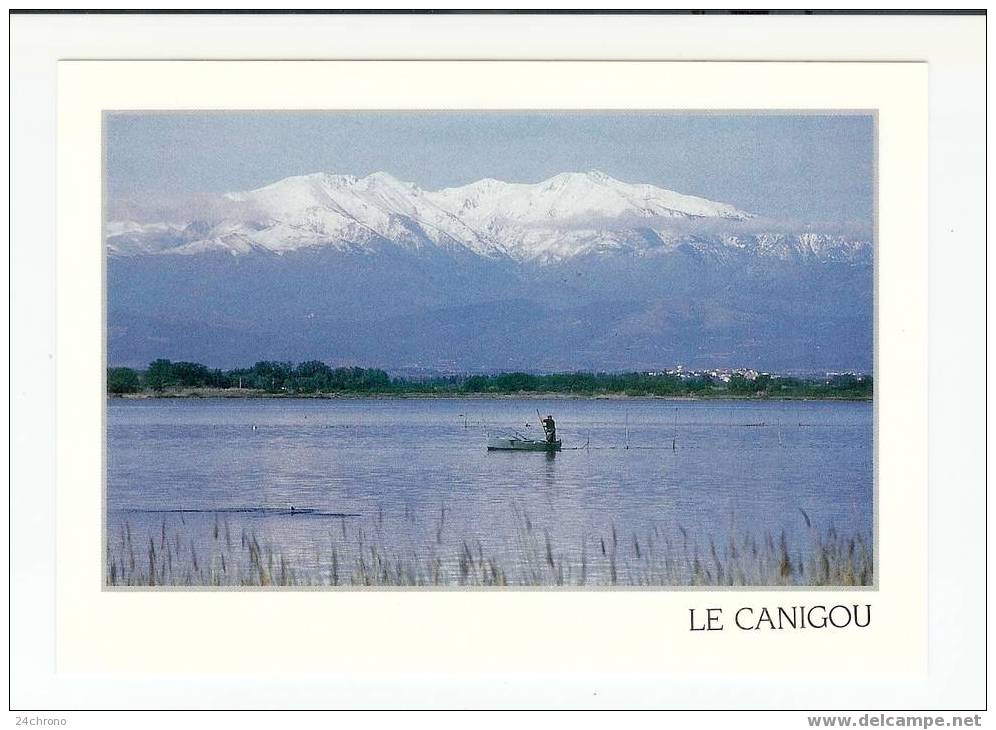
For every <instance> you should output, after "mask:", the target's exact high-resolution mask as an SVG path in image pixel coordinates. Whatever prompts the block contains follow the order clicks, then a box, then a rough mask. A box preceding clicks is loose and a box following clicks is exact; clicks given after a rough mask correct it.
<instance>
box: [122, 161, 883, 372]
mask: <svg viewBox="0 0 996 730" xmlns="http://www.w3.org/2000/svg"><path fill="white" fill-rule="evenodd" d="M110 214H111V215H110V220H109V221H108V223H107V226H106V232H107V241H106V245H107V251H108V254H109V257H108V327H109V331H108V357H109V362H110V363H111V364H114V365H144V364H146V363H148V362H149V361H150V360H152V359H155V358H157V357H167V358H172V359H188V360H193V361H197V362H204V363H206V364H209V365H212V366H219V367H227V366H233V365H236V364H243V363H246V362H254V361H255V360H263V359H286V360H294V361H301V360H308V359H321V360H325V361H327V362H330V363H332V364H360V365H368V366H378V367H386V368H410V367H426V368H433V369H441V370H446V369H448V368H449V369H455V370H461V371H465V372H466V371H474V370H488V369H510V368H514V369H528V370H548V371H560V370H570V369H588V370H599V369H606V370H625V369H633V368H644V367H646V368H659V367H667V366H672V365H677V364H684V365H686V366H689V367H714V366H715V367H720V366H751V367H758V368H762V369H769V370H778V371H785V370H812V371H819V370H862V371H870V370H871V366H872V310H873V276H872V270H873V269H872V259H873V257H872V253H873V249H872V245H871V242H870V240H869V239H868V237H866V236H862V235H860V234H855V233H854V232H848V231H845V230H844V229H843V228H841V227H836V229H831V227H820V228H817V227H812V226H801V225H798V224H796V225H792V224H787V223H784V222H775V221H766V220H762V219H759V218H757V217H756V216H753V215H751V214H750V213H747V212H744V211H741V210H738V209H736V208H735V207H733V206H730V205H726V204H723V203H716V202H713V201H708V200H705V199H703V198H696V197H692V196H688V195H682V194H679V193H675V192H673V191H669V190H665V189H663V188H658V187H655V186H652V185H636V184H629V183H623V182H620V181H618V180H614V179H612V178H610V177H608V176H606V175H604V174H602V173H598V172H588V173H564V174H561V175H557V176H555V177H553V178H551V179H549V180H546V181H543V182H540V183H535V184H524V183H506V182H500V181H497V180H482V181H479V182H476V183H472V184H470V185H466V186H462V187H458V188H450V189H446V190H441V191H436V192H431V191H424V190H421V189H419V188H418V187H417V186H415V185H413V184H411V183H405V182H401V181H398V180H396V179H394V178H393V177H391V176H389V175H387V174H385V173H376V174H374V175H370V176H368V177H366V178H359V179H357V178H354V177H350V176H344V175H329V174H324V173H322V174H315V175H307V176H301V177H294V178H288V179H286V180H281V181H279V182H276V183H274V184H272V185H269V186H267V187H264V188H260V189H258V190H254V191H249V192H241V193H230V194H226V195H218V196H202V197H200V198H197V199H191V200H190V201H185V202H184V203H183V204H181V205H174V206H172V207H170V208H169V209H166V208H165V206H163V205H161V204H159V203H150V202H146V201H129V202H124V201H116V202H112V204H111V207H110Z"/></svg>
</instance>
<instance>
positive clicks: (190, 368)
mask: <svg viewBox="0 0 996 730" xmlns="http://www.w3.org/2000/svg"><path fill="white" fill-rule="evenodd" d="M107 392H108V394H109V395H110V396H114V397H122V398H133V399H141V398H565V399H591V398H606V399H611V398H670V399H688V400H700V399H735V400H742V399H773V400H871V399H872V397H873V394H874V387H873V381H872V377H871V376H868V375H854V374H842V375H832V376H825V377H822V378H818V379H817V378H797V377H789V376H779V375H769V374H766V373H762V374H754V373H747V374H740V373H737V374H733V375H731V376H729V377H728V378H725V379H724V378H719V377H714V376H710V375H706V374H695V375H688V374H677V373H646V372H632V373H590V372H569V373H551V374H543V375H537V374H532V373H522V372H513V373H500V374H496V375H448V376H437V377H429V378H418V379H416V378H392V377H390V376H389V375H388V374H387V372H385V371H384V370H380V369H376V368H356V367H353V368H332V367H330V366H328V365H326V364H325V363H321V362H317V361H312V362H306V363H300V364H297V365H295V364H293V363H285V362H271V361H264V362H258V363H256V364H255V365H253V366H252V367H251V368H235V369H232V370H217V369H215V370H212V369H210V368H208V367H206V366H204V365H200V364H198V363H189V362H172V361H170V360H156V361H154V362H152V363H150V365H149V367H148V368H146V369H145V370H138V369H133V368H121V367H117V368H108V369H107Z"/></svg>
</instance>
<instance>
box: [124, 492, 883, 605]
mask: <svg viewBox="0 0 996 730" xmlns="http://www.w3.org/2000/svg"><path fill="white" fill-rule="evenodd" d="M513 512H514V522H513V524H514V525H515V527H514V529H513V530H512V534H511V536H510V538H509V539H507V540H505V541H503V542H502V545H501V546H500V547H485V544H484V542H482V539H478V538H468V537H458V536H446V537H444V534H445V533H446V532H447V530H448V529H450V528H449V526H448V525H447V519H446V515H447V510H446V508H445V507H443V508H442V509H441V511H440V514H439V516H438V517H437V518H436V522H435V524H434V525H433V526H432V529H431V531H430V535H431V536H430V538H429V539H427V540H425V541H424V542H423V543H421V544H419V545H418V546H416V547H413V548H411V549H408V550H399V549H396V548H392V547H389V546H388V541H387V540H385V538H384V531H383V514H382V513H379V514H378V517H377V518H376V519H375V520H374V522H373V525H372V526H370V525H368V526H367V527H366V528H364V527H363V526H361V525H353V526H347V523H346V522H345V521H340V522H339V523H338V524H337V525H333V526H330V527H329V529H328V532H327V535H326V538H325V540H324V541H323V543H324V544H316V543H314V542H313V543H312V544H311V545H310V546H309V547H308V549H306V550H305V549H302V548H301V547H300V546H295V547H294V548H290V547H286V546H284V547H282V546H281V545H280V544H279V543H277V542H276V541H274V540H273V539H271V538H270V537H269V536H267V535H266V534H263V535H261V534H260V533H259V532H258V531H257V529H255V528H253V527H251V526H246V525H243V526H237V527H233V526H232V525H231V524H230V521H229V519H228V517H227V516H226V517H221V516H218V515H215V516H214V520H213V524H201V525H187V524H186V523H179V524H177V523H168V522H167V520H166V518H165V517H164V518H163V519H162V521H161V523H160V524H159V525H158V527H157V529H154V530H153V529H149V528H148V527H146V528H143V530H142V532H141V534H140V535H139V534H136V532H137V529H136V528H134V527H133V526H132V524H131V523H130V522H128V521H125V522H123V523H121V524H120V525H119V526H118V528H117V529H116V530H115V532H114V534H109V535H108V539H107V548H106V550H107V551H106V555H105V581H106V584H107V585H108V586H133V587H138V586H142V587H150V588H154V587H159V586H219V587H221V586H260V587H269V586H288V587H289V586H396V587H401V586H484V587H487V586H541V587H555V586H564V587H569V586H573V587H585V586H660V587H665V586H868V585H872V584H873V583H874V556H873V551H872V545H871V543H870V541H869V540H868V539H866V538H865V537H863V536H862V535H860V534H856V535H853V536H844V535H840V534H838V532H837V531H836V530H835V529H834V528H833V527H830V528H827V529H820V528H818V527H816V526H815V525H813V524H812V522H811V521H810V518H809V516H808V515H807V514H806V513H805V512H803V511H802V510H800V513H801V515H802V518H803V519H804V521H805V522H804V524H805V528H804V529H803V530H801V531H800V532H799V533H796V538H795V542H794V544H793V541H792V540H790V539H789V538H788V537H787V536H786V534H785V533H784V532H781V533H779V534H778V535H773V534H771V533H770V532H764V533H760V534H758V533H752V532H749V531H734V530H731V531H730V533H729V534H728V535H727V536H726V538H725V539H724V540H723V541H721V542H720V541H717V540H716V539H715V538H713V537H710V536H705V535H696V534H693V533H691V532H690V531H689V530H687V529H685V528H684V527H682V526H680V525H678V526H675V528H674V529H672V530H665V529H662V528H660V527H659V526H654V527H652V528H651V529H649V530H647V531H645V532H643V533H635V532H634V533H627V534H621V533H620V532H619V531H618V530H617V529H616V528H615V526H614V525H613V526H610V527H609V529H608V530H607V531H606V532H605V534H586V535H584V536H583V537H582V538H581V539H580V541H579V542H578V544H565V543H564V542H562V541H560V540H558V539H557V538H556V537H554V536H553V535H551V532H550V530H549V529H545V528H541V527H539V526H537V525H536V524H535V523H534V522H533V520H532V519H531V518H530V516H529V515H528V514H527V513H525V512H523V511H521V510H520V509H517V508H515V507H514V506H513ZM800 535H801V537H800ZM492 537H493V536H492Z"/></svg>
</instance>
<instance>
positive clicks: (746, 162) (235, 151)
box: [105, 111, 875, 224]
mask: <svg viewBox="0 0 996 730" xmlns="http://www.w3.org/2000/svg"><path fill="white" fill-rule="evenodd" d="M105 124H106V126H105V132H106V150H105V151H106V171H107V191H108V195H109V196H110V198H111V199H131V200H144V201H146V202H154V201H155V200H156V199H157V198H161V199H176V198H177V197H182V196H184V195H189V194H199V193H219V192H232V191H238V190H250V189H253V188H257V187H261V186H263V185H267V184H269V183H271V182H275V181H276V180H279V179H282V178H285V177H289V176H291V175H302V174H308V173H312V172H332V173H340V174H348V175H355V176H357V177H362V176H365V175H368V174H370V173H372V172H378V171H384V172H388V173H390V174H392V175H394V176H395V177H397V178H399V179H401V180H406V181H409V182H414V183H417V184H418V185H419V186H421V187H422V188H425V189H428V190H436V189H439V188H444V187H452V186H457V185H464V184H466V183H469V182H473V181H475V180H480V179H481V178H485V177H492V178H496V179H499V180H505V181H509V182H538V181H540V180H544V179H546V178H549V177H551V176H553V175H556V174H558V173H561V172H584V171H587V170H593V169H595V170H601V171H602V172H605V173H606V174H608V175H610V176H612V177H615V178H617V179H619V180H623V181H625V182H630V183H650V184H653V185H658V186H660V187H664V188H668V189H670V190H675V191H677V192H680V193H686V194H690V195H698V196H701V197H705V198H709V199H711V200H716V201H719V202H723V203H730V204H732V205H734V206H736V207H737V208H740V209H742V210H746V211H749V212H751V213H755V214H757V215H759V216H763V217H770V218H777V219H781V220H791V221H801V222H807V223H815V222H827V223H830V222H832V223H863V224H870V223H871V220H872V213H873V208H874V134H875V132H874V128H875V125H874V118H873V117H872V116H870V115H867V114H820V115H782V114H763V115H757V114H725V113H724V114H701V113H700V114H695V113H668V114H665V113H659V112H636V113H634V112H562V111H557V112H539V111H537V112H525V113H523V112H501V111H499V112H394V111H383V112H381V111H378V112H325V111H319V112H258V111H249V112H180V113H162V112H112V113H108V114H107V116H106V118H105Z"/></svg>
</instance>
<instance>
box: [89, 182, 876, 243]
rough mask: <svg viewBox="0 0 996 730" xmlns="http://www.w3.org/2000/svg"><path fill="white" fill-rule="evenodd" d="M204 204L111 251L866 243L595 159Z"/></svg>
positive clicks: (128, 225)
mask: <svg viewBox="0 0 996 730" xmlns="http://www.w3.org/2000/svg"><path fill="white" fill-rule="evenodd" d="M209 208H210V210H211V213H210V215H209V216H207V217H206V218H198V217H195V216H193V215H192V214H190V213H189V212H187V211H185V210H183V209H179V210H178V211H176V213H175V216H174V219H173V220H171V221H169V222H163V221H147V222H136V221H132V220H114V221H109V222H108V225H107V246H108V251H109V252H110V253H112V254H114V255H148V254H181V255H182V254H186V255H190V254H198V253H204V252H211V251H215V252H224V253H230V254H232V255H243V254H248V253H252V252H268V253H275V254H283V253H287V252H290V251H296V250H300V249H318V248H332V249H341V250H344V251H352V252H360V253H366V254H373V253H376V252H377V251H379V250H382V249H383V248H384V247H391V246H394V247H400V248H402V249H407V250H412V251H418V250H422V249H429V248H432V249H442V250H446V251H453V252H459V251H465V252H470V253H473V254H476V255H479V256H484V257H487V258H507V259H511V260H514V261H521V262H524V261H534V262H538V263H543V262H551V261H560V260H564V259H568V258H571V257H574V256H579V255H587V254H599V253H609V252H636V253H646V252H648V251H650V250H651V249H658V250H660V251H668V250H673V249H674V248H675V247H677V245H678V244H680V243H682V242H685V243H691V244H693V245H694V246H695V247H697V248H699V249H702V248H705V249H708V248H716V249H717V250H719V249H724V250H732V249H739V250H749V251H751V252H753V253H757V254H758V255H773V256H778V257H781V258H785V257H791V256H803V257H816V258H835V257H838V256H845V257H846V256H852V255H853V254H854V252H855V251H857V252H858V255H860V253H861V252H862V251H864V250H865V249H866V248H867V244H866V242H860V241H859V242H853V241H843V242H841V241H835V242H832V245H831V247H832V248H833V255H832V256H829V255H827V249H826V245H828V244H826V240H829V239H826V237H821V236H820V235H818V234H817V235H814V234H800V235H798V236H795V237H792V236H785V235H782V234H777V235H778V236H780V238H778V240H777V241H776V242H774V243H773V242H772V240H770V239H771V235H775V234H768V233H765V232H761V233H757V232H756V231H755V232H750V231H748V230H745V229H744V226H746V225H748V224H752V223H756V220H755V219H754V216H752V215H751V214H750V213H747V212H745V211H742V210H739V209H737V208H736V207H734V206H732V205H728V204H726V203H719V202H716V201H712V200H707V199H705V198H700V197H696V196H692V195H685V194H682V193H678V192H675V191H673V190H667V189H665V188H661V187H657V186H655V185H649V184H640V183H627V182H622V181H620V180H617V179H615V178H613V177H611V176H609V175H607V174H606V173H604V172H601V171H599V170H590V171H588V172H565V173H560V174H558V175H554V176H553V177H551V178H549V179H547V180H543V181H541V182H537V183H517V182H504V181H501V180H495V179H492V178H485V179H482V180H478V181H476V182H472V183H469V184H467V185H463V186H459V187H452V188H445V189H443V190H438V191H425V190H422V189H421V188H420V187H419V186H418V185H415V184H414V183H410V182H405V181H403V180H398V179H397V178H395V177H394V176H392V175H390V174H388V173H386V172H375V173H373V174H370V175H367V176H366V177H361V178H357V177H354V176H352V175H339V174H332V173H324V172H322V173H314V174H309V175H298V176H294V177H288V178H285V179H283V180H278V181H277V182H274V183H272V184H270V185H266V186H264V187H261V188H257V189H255V190H248V191H243V192H234V193H226V194H224V195H219V196H217V199H216V200H213V201H212V202H211V205H210V206H209ZM688 226H693V227H694V226H699V227H702V226H707V227H709V233H708V234H700V235H696V234H694V233H689V228H688ZM717 227H718V228H719V229H722V230H718V231H717ZM703 230H705V228H703ZM825 239H826V240H825ZM841 252H843V253H841Z"/></svg>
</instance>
